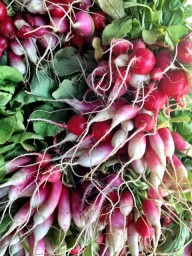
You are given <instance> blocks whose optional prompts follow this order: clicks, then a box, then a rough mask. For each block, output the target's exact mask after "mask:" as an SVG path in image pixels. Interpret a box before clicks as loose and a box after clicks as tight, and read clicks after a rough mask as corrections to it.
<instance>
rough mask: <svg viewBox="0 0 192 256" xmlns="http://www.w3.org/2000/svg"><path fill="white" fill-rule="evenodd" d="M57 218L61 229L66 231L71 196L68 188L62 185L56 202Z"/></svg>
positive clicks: (69, 214)
mask: <svg viewBox="0 0 192 256" xmlns="http://www.w3.org/2000/svg"><path fill="white" fill-rule="evenodd" d="M57 220H58V223H59V226H60V227H61V228H62V230H63V231H64V232H65V234H66V233H67V231H68V230H69V228H70V225H71V197H70V191H69V188H68V187H66V186H65V185H63V186H62V192H61V196H60V199H59V203H58V215H57Z"/></svg>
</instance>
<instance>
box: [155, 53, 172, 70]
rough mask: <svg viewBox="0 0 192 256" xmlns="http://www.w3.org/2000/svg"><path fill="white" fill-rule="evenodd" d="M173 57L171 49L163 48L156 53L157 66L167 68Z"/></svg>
mask: <svg viewBox="0 0 192 256" xmlns="http://www.w3.org/2000/svg"><path fill="white" fill-rule="evenodd" d="M171 62H172V57H171V54H170V52H169V51H167V50H163V51H160V52H159V53H157V55H156V67H158V68H161V69H162V70H165V69H166V68H168V67H169V66H170V65H171Z"/></svg>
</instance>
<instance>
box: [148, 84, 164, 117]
mask: <svg viewBox="0 0 192 256" xmlns="http://www.w3.org/2000/svg"><path fill="white" fill-rule="evenodd" d="M148 93H149V90H146V91H145V94H146V95H148ZM165 102H166V95H165V94H164V93H163V92H162V91H160V90H159V89H155V90H153V91H152V92H151V93H150V94H149V95H148V96H147V97H146V99H145V101H144V104H143V107H144V108H145V109H146V110H149V111H152V112H153V113H154V114H155V115H157V114H158V112H159V111H160V110H161V109H163V107H164V105H165Z"/></svg>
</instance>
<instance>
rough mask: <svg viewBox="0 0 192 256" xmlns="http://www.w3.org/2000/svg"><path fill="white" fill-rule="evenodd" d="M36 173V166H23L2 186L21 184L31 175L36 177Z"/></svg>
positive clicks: (0, 186) (1, 186)
mask: <svg viewBox="0 0 192 256" xmlns="http://www.w3.org/2000/svg"><path fill="white" fill-rule="evenodd" d="M35 173H36V167H35V166H30V167H23V168H21V169H20V170H19V171H17V172H15V173H14V174H13V176H12V177H11V178H9V179H8V181H6V182H5V183H3V184H1V185H0V188H3V187H7V186H11V185H14V186H17V185H21V184H22V183H23V182H25V181H26V179H29V177H34V176H35Z"/></svg>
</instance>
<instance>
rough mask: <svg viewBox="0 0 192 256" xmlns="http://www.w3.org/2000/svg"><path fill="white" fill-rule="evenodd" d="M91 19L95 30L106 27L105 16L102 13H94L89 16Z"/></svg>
mask: <svg viewBox="0 0 192 256" xmlns="http://www.w3.org/2000/svg"><path fill="white" fill-rule="evenodd" d="M91 17H92V19H93V22H94V24H95V29H96V30H99V29H104V27H105V26H106V21H107V18H106V15H105V13H104V12H102V11H96V12H94V13H92V14H91Z"/></svg>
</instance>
